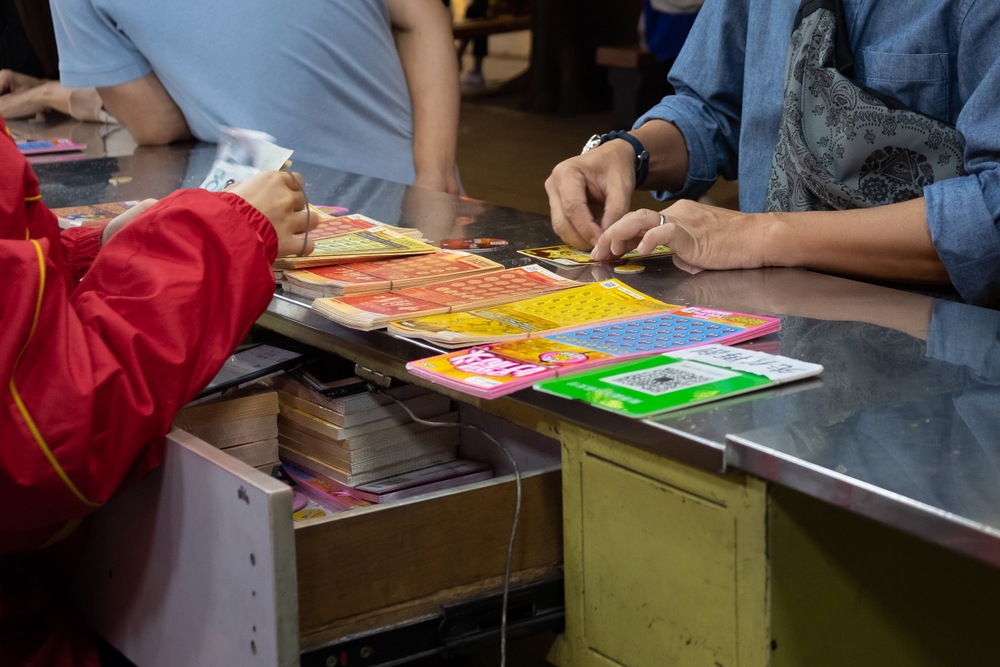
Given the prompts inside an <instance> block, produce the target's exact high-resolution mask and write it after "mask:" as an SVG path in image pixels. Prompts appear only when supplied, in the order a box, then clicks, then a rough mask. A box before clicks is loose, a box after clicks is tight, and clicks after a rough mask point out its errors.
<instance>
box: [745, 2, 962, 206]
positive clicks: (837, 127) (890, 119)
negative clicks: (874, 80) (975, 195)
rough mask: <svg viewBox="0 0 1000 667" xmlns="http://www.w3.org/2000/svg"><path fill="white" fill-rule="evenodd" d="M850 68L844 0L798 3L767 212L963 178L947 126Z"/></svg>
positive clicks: (867, 199)
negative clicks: (858, 79) (861, 81)
mask: <svg viewBox="0 0 1000 667" xmlns="http://www.w3.org/2000/svg"><path fill="white" fill-rule="evenodd" d="M853 70H854V59H853V55H852V53H851V49H850V45H849V42H848V36H847V30H846V21H845V19H844V12H843V7H842V6H841V2H840V0H803V2H802V5H801V6H800V7H799V12H798V14H797V15H796V18H795V26H794V28H793V30H792V39H791V45H790V46H789V50H788V64H787V69H786V71H785V100H784V109H783V110H782V118H781V126H780V129H779V134H778V143H777V146H776V147H775V152H774V161H773V162H772V164H771V176H770V179H769V182H768V188H767V194H766V198H765V204H764V209H765V210H766V211H817V210H820V211H834V210H844V209H851V208H867V207H872V206H882V205H885V204H892V203H895V202H902V201H907V200H909V199H914V198H916V197H921V196H923V188H924V186H926V185H929V184H931V183H934V182H935V181H942V180H945V179H948V178H953V177H955V176H961V175H964V174H965V169H964V164H963V159H962V152H963V151H962V142H961V138H960V137H959V134H958V131H957V130H956V129H955V128H954V127H953V126H952V125H949V124H947V123H944V122H942V121H940V120H937V119H934V118H930V117H928V116H925V115H923V114H920V113H917V112H915V111H911V110H909V109H905V108H902V107H901V105H900V104H899V103H898V102H897V101H896V100H893V99H891V98H887V97H886V96H882V95H879V94H878V93H876V92H874V91H871V90H868V89H865V88H863V87H861V86H859V85H858V84H856V83H854V82H853V81H851V79H850V77H851V76H852V75H853Z"/></svg>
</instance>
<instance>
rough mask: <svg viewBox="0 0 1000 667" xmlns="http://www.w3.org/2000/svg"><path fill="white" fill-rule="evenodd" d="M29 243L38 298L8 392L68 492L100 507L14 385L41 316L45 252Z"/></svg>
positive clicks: (87, 503)
mask: <svg viewBox="0 0 1000 667" xmlns="http://www.w3.org/2000/svg"><path fill="white" fill-rule="evenodd" d="M31 243H32V244H33V245H34V246H35V252H36V254H37V255H38V275H39V284H38V298H37V299H36V301H35V317H34V321H33V322H32V323H31V331H30V332H29V333H28V339H27V340H26V341H24V345H23V346H22V347H21V351H20V352H18V354H17V359H16V360H15V361H14V366H13V370H12V371H11V376H10V394H11V396H12V397H13V398H14V404H15V405H17V409H18V410H19V411H20V412H21V417H23V418H24V422H25V424H27V426H28V430H29V431H31V435H32V436H33V437H34V438H35V442H36V443H37V444H38V448H39V449H41V450H42V454H43V455H44V456H45V458H46V459H47V460H48V462H49V465H51V466H52V469H53V470H55V471H56V474H57V475H58V476H59V479H61V480H62V481H63V483H64V484H65V485H66V488H68V489H69V490H70V492H71V493H72V494H73V495H74V496H76V497H77V499H78V500H79V501H80V502H81V503H83V504H84V505H87V506H89V507H100V506H101V503H98V502H94V501H92V500H90V499H89V498H87V497H86V496H85V495H83V493H82V492H81V491H80V489H78V488H77V487H76V485H75V484H73V481H72V480H71V479H70V478H69V475H67V474H66V471H65V470H63V468H62V466H61V465H59V461H57V460H56V457H55V455H54V454H53V453H52V450H51V449H50V448H49V446H48V444H47V443H46V442H45V438H44V437H43V436H42V433H41V431H39V430H38V427H37V426H36V425H35V420H34V419H32V418H31V413H30V412H28V408H27V406H25V405H24V401H23V400H21V395H20V394H19V393H18V391H17V387H16V386H15V385H14V375H15V372H16V370H17V367H18V365H19V364H20V362H21V357H23V356H24V352H25V350H27V349H28V345H29V344H30V343H31V339H32V338H33V337H34V335H35V330H36V329H37V328H38V319H39V317H40V316H41V312H42V295H43V294H44V293H45V254H44V253H43V252H42V246H41V245H40V244H39V243H38V241H31Z"/></svg>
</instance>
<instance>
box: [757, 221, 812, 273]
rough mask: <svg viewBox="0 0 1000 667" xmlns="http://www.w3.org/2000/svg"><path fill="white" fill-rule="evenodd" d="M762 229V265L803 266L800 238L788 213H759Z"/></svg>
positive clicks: (760, 236) (760, 237)
mask: <svg viewBox="0 0 1000 667" xmlns="http://www.w3.org/2000/svg"><path fill="white" fill-rule="evenodd" d="M757 215H759V216H760V222H761V230H760V232H761V233H760V234H759V235H758V237H759V239H760V243H761V258H762V260H763V263H762V264H761V266H802V265H803V262H804V261H805V258H804V257H802V256H801V252H800V250H801V249H800V248H799V242H800V239H797V238H796V237H795V234H794V233H792V225H791V224H790V221H789V220H788V217H787V214H786V213H775V212H771V213H759V214H757Z"/></svg>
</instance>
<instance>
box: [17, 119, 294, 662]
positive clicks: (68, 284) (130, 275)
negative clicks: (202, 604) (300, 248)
mask: <svg viewBox="0 0 1000 667" xmlns="http://www.w3.org/2000/svg"><path fill="white" fill-rule="evenodd" d="M0 130H3V131H2V132H0V134H2V135H3V136H0V285H3V287H0V387H2V391H3V398H2V400H0V662H2V664H5V665H6V664H16V663H10V662H5V661H3V658H4V655H5V654H4V641H3V640H4V635H3V633H2V628H3V626H4V622H5V620H9V617H10V616H11V615H12V614H15V612H16V609H14V608H12V603H11V602H10V599H11V598H10V596H8V595H5V592H7V591H8V590H9V589H7V588H5V587H4V584H5V581H4V575H5V571H6V573H7V574H8V578H10V576H9V574H10V573H11V572H13V570H14V569H15V568H14V567H13V566H5V562H6V563H13V562H14V561H15V560H16V559H17V557H16V556H11V555H10V554H16V553H18V552H22V553H23V552H29V551H32V550H35V549H39V548H41V547H43V546H45V545H47V544H49V543H52V542H55V541H58V540H59V539H61V537H62V536H64V535H65V534H67V533H69V532H71V531H72V528H73V527H74V526H75V525H76V523H78V522H79V520H80V519H82V518H83V517H84V516H86V515H87V514H89V513H91V512H93V511H94V510H95V509H97V508H99V507H100V506H101V505H102V504H103V503H105V502H106V501H107V500H108V499H109V498H110V497H111V496H112V495H113V494H114V493H115V491H116V490H117V489H119V488H120V487H121V486H122V484H123V483H126V484H128V483H131V482H133V481H135V480H136V479H138V478H139V477H141V476H142V475H143V474H145V473H146V472H148V471H149V470H151V469H153V468H154V467H156V466H157V465H158V464H159V463H160V461H161V458H162V452H163V442H164V436H165V435H166V433H167V431H168V430H169V429H170V424H171V422H172V420H173V418H174V415H175V413H176V412H177V410H178V409H179V408H180V407H181V406H182V405H184V404H185V403H186V402H187V401H189V400H190V399H191V398H192V397H193V396H194V395H195V394H197V393H198V391H199V390H200V389H201V388H202V387H203V386H204V385H206V384H207V383H208V381H209V380H210V379H211V378H212V377H213V375H214V374H215V373H216V372H217V371H218V369H219V368H220V367H221V365H222V363H223V361H224V360H225V358H226V357H227V356H228V355H229V354H230V352H231V351H232V350H233V349H234V348H235V347H236V345H237V344H238V343H239V342H240V340H242V338H243V337H244V336H245V335H246V334H247V332H248V330H249V329H250V326H251V325H252V324H253V322H254V320H256V318H257V317H258V316H259V315H260V313H261V312H263V310H264V309H265V308H266V307H267V304H268V302H269V300H270V297H271V294H272V293H273V291H274V277H273V276H274V274H273V272H272V270H271V263H272V262H273V260H274V258H275V254H276V252H277V237H276V236H275V233H274V229H273V228H272V226H271V224H270V223H269V222H268V220H267V218H265V217H264V216H263V215H262V214H261V213H260V212H259V211H257V210H256V209H255V208H253V207H252V206H250V205H249V204H248V203H246V202H245V201H244V200H243V199H242V198H240V197H238V196H236V195H233V194H229V193H222V194H217V193H209V192H206V191H204V190H189V191H181V192H177V193H174V194H173V195H170V196H169V197H166V198H164V199H163V200H161V201H160V202H159V203H157V204H156V205H155V206H154V207H153V208H151V209H150V210H149V211H147V212H146V213H144V214H143V215H142V216H140V217H139V218H138V219H137V220H135V221H134V222H132V223H131V224H129V225H127V226H126V227H125V228H124V229H122V230H121V231H120V232H119V233H118V234H116V235H115V236H114V237H113V238H112V239H111V240H110V241H109V242H108V243H107V245H106V246H104V247H103V248H100V232H101V230H100V229H94V228H76V229H73V230H69V231H67V232H63V233H61V234H60V232H59V229H58V225H57V223H56V218H55V216H54V215H53V214H52V213H51V212H50V211H49V210H48V209H47V208H46V207H45V205H44V204H43V203H42V202H41V200H40V195H39V187H38V180H37V178H36V177H35V175H34V173H33V172H32V171H31V168H30V167H29V166H28V164H27V162H26V160H25V159H24V157H23V156H21V155H20V153H19V152H18V151H17V148H16V146H15V144H14V142H13V140H11V139H10V137H9V134H8V132H7V131H6V126H5V124H4V123H3V121H2V120H0ZM98 249H100V253H98V252H97V251H98ZM91 262H92V264H91ZM88 264H90V266H89V270H87V271H86V273H85V274H84V275H83V278H82V280H81V281H80V282H79V283H77V282H76V280H75V278H74V274H76V273H83V270H84V269H86V268H87V265H88ZM5 554H7V555H6V556H5ZM5 559H6V561H5ZM7 583H9V582H7ZM13 606H16V605H13ZM8 627H9V625H8ZM22 664H35V663H22ZM75 664H79V663H78V662H77V663H75Z"/></svg>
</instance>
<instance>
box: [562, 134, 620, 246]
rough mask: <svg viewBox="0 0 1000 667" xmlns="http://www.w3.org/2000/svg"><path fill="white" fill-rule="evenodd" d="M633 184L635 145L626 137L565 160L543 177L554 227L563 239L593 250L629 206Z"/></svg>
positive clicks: (573, 244) (571, 243)
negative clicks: (604, 233)
mask: <svg viewBox="0 0 1000 667" xmlns="http://www.w3.org/2000/svg"><path fill="white" fill-rule="evenodd" d="M633 190H635V151H634V149H633V148H632V146H631V145H630V144H629V143H628V142H626V141H622V140H615V141H609V142H607V143H606V144H603V145H601V146H598V147H597V148H595V149H593V150H591V151H588V152H587V153H585V154H583V155H577V156H576V157H572V158H569V159H568V160H564V161H562V162H560V163H559V164H557V165H556V166H555V169H553V170H552V173H551V174H550V175H549V177H548V178H547V179H546V180H545V191H546V192H547V193H548V195H549V209H550V212H551V215H552V229H553V231H555V233H556V234H558V235H559V238H561V239H562V240H563V241H564V242H566V243H568V244H570V245H572V246H574V247H576V248H580V249H583V250H589V249H590V248H593V247H594V244H595V243H596V242H597V239H598V238H599V237H600V236H601V233H602V232H603V231H604V230H605V229H607V228H608V227H609V226H610V225H611V224H612V223H614V222H615V221H616V220H618V219H619V218H621V217H622V216H623V215H625V212H626V211H628V207H629V204H630V202H631V198H632V192H633Z"/></svg>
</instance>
